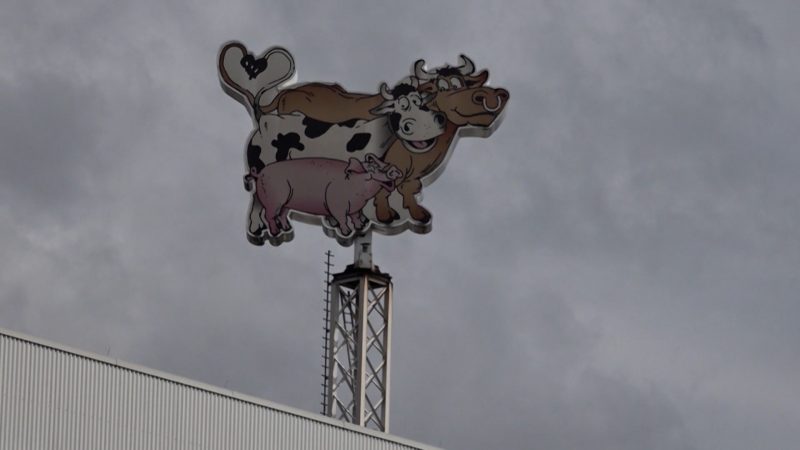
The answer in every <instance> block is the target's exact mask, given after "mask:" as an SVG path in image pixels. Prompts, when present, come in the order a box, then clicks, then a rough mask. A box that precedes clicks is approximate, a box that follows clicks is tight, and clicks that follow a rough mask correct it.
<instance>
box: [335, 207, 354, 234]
mask: <svg viewBox="0 0 800 450" xmlns="http://www.w3.org/2000/svg"><path fill="white" fill-rule="evenodd" d="M332 215H333V218H334V219H336V221H337V222H338V223H339V231H340V232H341V233H342V236H348V235H349V234H350V232H351V231H352V230H351V229H350V225H349V224H348V223H347V210H346V209H345V208H341V209H337V210H336V211H335V212H332Z"/></svg>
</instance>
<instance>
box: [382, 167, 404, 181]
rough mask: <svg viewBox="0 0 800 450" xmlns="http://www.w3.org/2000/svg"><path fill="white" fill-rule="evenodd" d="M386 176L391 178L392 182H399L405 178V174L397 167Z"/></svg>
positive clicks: (391, 169)
mask: <svg viewBox="0 0 800 450" xmlns="http://www.w3.org/2000/svg"><path fill="white" fill-rule="evenodd" d="M386 176H388V177H389V179H390V180H399V179H400V178H401V177H402V176H403V172H400V169H398V168H397V167H395V166H392V167H391V168H390V169H389V170H388V171H387V172H386Z"/></svg>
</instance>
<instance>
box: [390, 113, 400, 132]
mask: <svg viewBox="0 0 800 450" xmlns="http://www.w3.org/2000/svg"><path fill="white" fill-rule="evenodd" d="M389 124H390V125H391V126H392V131H394V132H395V133H397V130H399V129H400V113H391V114H390V115H389Z"/></svg>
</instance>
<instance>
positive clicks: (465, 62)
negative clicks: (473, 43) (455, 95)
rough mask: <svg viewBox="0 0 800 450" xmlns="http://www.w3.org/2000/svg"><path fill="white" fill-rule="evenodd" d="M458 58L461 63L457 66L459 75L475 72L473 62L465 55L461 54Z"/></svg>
mask: <svg viewBox="0 0 800 450" xmlns="http://www.w3.org/2000/svg"><path fill="white" fill-rule="evenodd" d="M458 59H459V62H460V63H461V65H460V66H458V71H459V72H461V75H472V74H473V73H474V72H475V64H473V62H472V60H471V59H469V58H467V55H461V56H459V57H458Z"/></svg>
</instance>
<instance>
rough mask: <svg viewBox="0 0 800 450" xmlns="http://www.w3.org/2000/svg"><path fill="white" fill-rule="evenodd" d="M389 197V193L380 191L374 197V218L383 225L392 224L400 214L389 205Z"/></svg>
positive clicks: (383, 190) (384, 190)
mask: <svg viewBox="0 0 800 450" xmlns="http://www.w3.org/2000/svg"><path fill="white" fill-rule="evenodd" d="M389 195H391V192H389V191H387V190H386V189H381V190H380V191H378V194H377V195H376V196H375V201H374V202H373V203H374V204H375V217H376V218H377V219H378V220H379V221H381V222H383V223H392V221H394V220H397V219H399V218H400V214H397V211H395V210H394V209H392V207H391V206H390V205H389Z"/></svg>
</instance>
